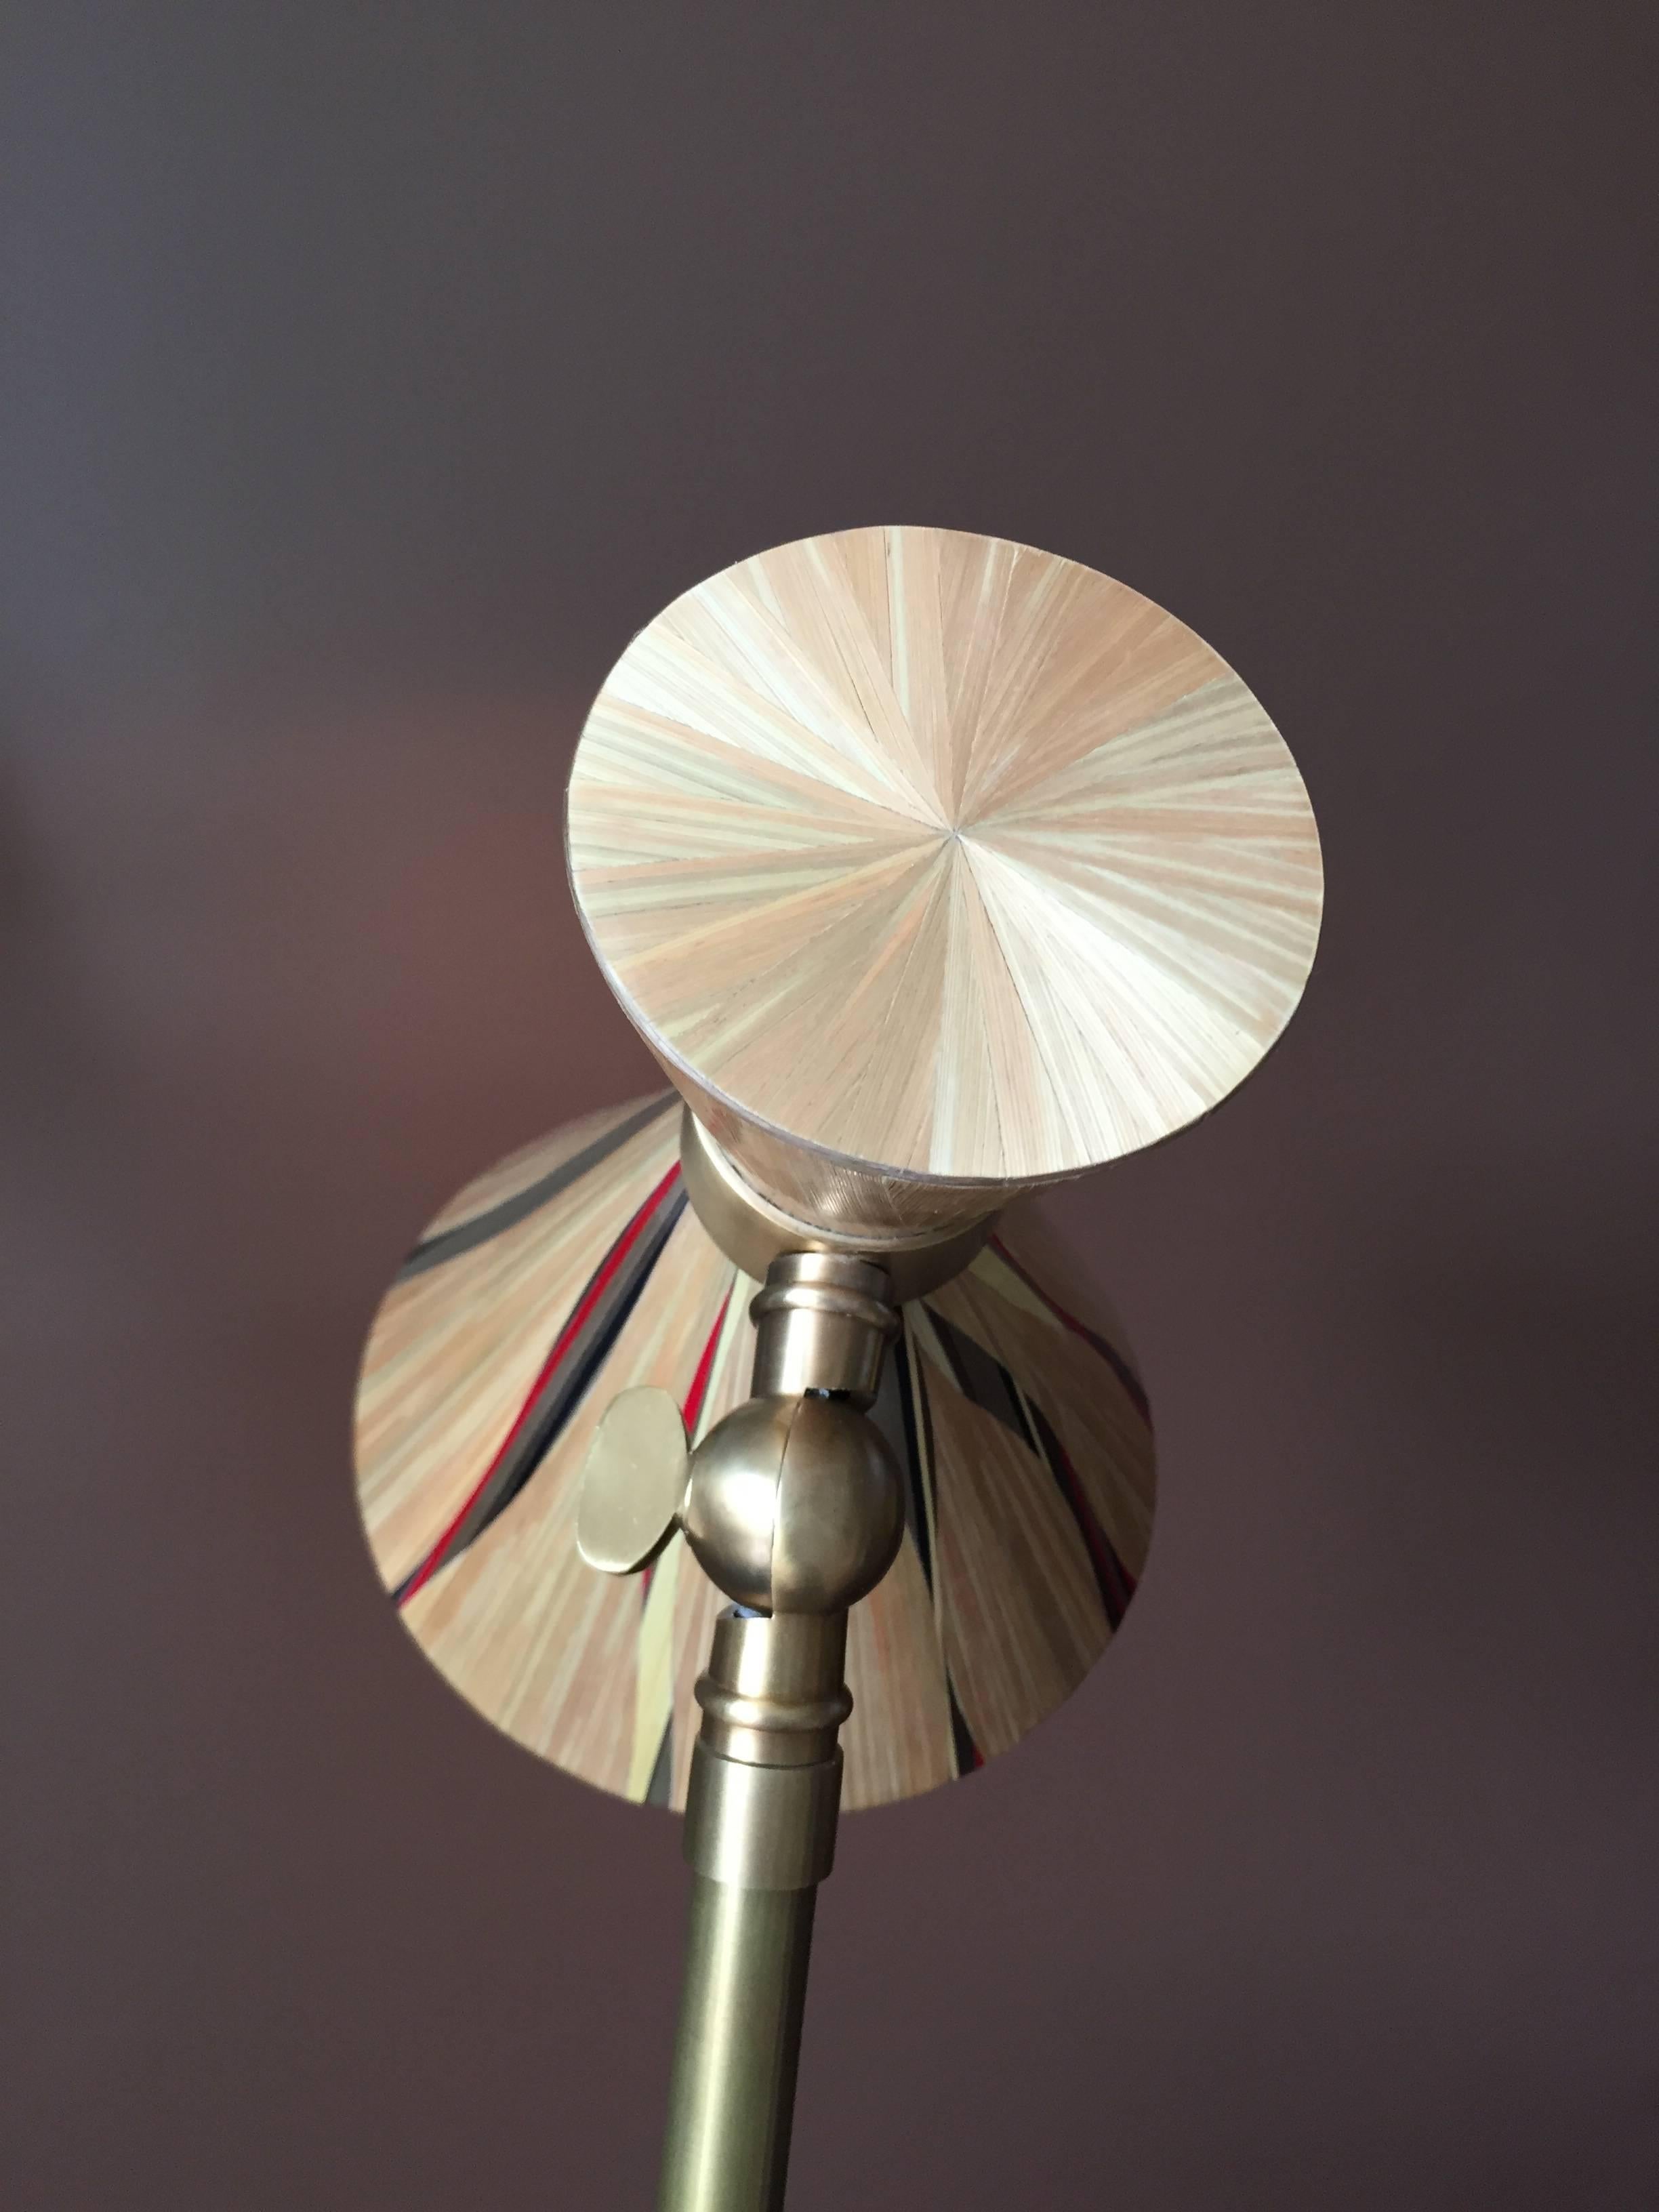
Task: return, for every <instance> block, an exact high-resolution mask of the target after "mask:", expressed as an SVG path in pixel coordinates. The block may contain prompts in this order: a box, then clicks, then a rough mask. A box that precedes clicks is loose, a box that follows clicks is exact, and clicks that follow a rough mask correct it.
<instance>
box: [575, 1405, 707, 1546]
mask: <svg viewBox="0 0 1659 2212" xmlns="http://www.w3.org/2000/svg"><path fill="white" fill-rule="evenodd" d="M687 1466H688V1455H687V1452H686V1445H685V1423H684V1421H683V1420H682V1419H681V1418H680V1409H679V1407H678V1406H677V1405H676V1404H675V1403H674V1401H673V1400H672V1399H671V1397H670V1396H669V1395H668V1393H667V1391H666V1390H658V1389H653V1388H652V1387H650V1386H649V1385H646V1386H642V1387H641V1388H640V1389H634V1390H623V1391H622V1392H621V1393H619V1395H617V1396H616V1397H614V1398H613V1399H612V1400H611V1403H610V1404H609V1405H608V1406H607V1407H605V1413H604V1415H603V1416H602V1418H601V1419H600V1422H599V1428H598V1430H597V1431H595V1433H594V1437H593V1441H592V1443H591V1444H590V1445H589V1447H588V1451H587V1458H586V1462H585V1464H584V1466H583V1468H582V1480H581V1493H580V1498H578V1500H577V1504H576V1548H577V1550H578V1551H579V1552H580V1553H581V1555H582V1557H583V1559H586V1562H587V1564H588V1565H589V1566H590V1567H597V1568H599V1571H600V1572H601V1573H603V1574H607V1575H636V1574H638V1573H639V1572H640V1571H641V1569H642V1568H644V1567H647V1566H649V1565H650V1564H651V1562H652V1560H653V1559H655V1558H656V1556H657V1554H658V1553H659V1551H661V1549H662V1547H663V1546H664V1545H665V1543H666V1542H667V1541H668V1539H669V1538H670V1537H671V1535H672V1534H673V1533H674V1529H675V1527H676V1525H677V1523H678V1519H679V1512H680V1506H681V1504H682V1503H683V1501H684V1497H685V1480H686V1469H687Z"/></svg>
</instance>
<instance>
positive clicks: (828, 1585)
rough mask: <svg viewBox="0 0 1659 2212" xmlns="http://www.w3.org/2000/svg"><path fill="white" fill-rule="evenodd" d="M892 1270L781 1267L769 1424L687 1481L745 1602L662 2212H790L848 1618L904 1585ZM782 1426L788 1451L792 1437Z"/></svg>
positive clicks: (692, 1821)
mask: <svg viewBox="0 0 1659 2212" xmlns="http://www.w3.org/2000/svg"><path fill="white" fill-rule="evenodd" d="M886 1293H887V1278H886V1277H885V1276H884V1273H882V1271H881V1270H880V1269H879V1268H878V1267H872V1266H869V1265H867V1264H866V1263H864V1262H862V1261H857V1260H854V1259H852V1258H850V1257H845V1256H840V1255H828V1254H819V1253H808V1254H789V1255H785V1256H784V1257H782V1258H780V1259H779V1260H777V1261H775V1262H774V1264H773V1266H772V1267H771V1268H770V1270H769V1273H768V1278H767V1285H766V1287H765V1289H764V1290H763V1291H762V1292H761V1293H760V1295H759V1297H757V1299H756V1300H755V1303H754V1307H753V1312H754V1315H755V1318H756V1322H757V1331H758V1334H757V1346H756V1358H755V1378H754V1383H755V1389H756V1392H757V1396H756V1397H755V1398H754V1399H752V1400H751V1401H750V1407H753V1408H756V1409H764V1408H772V1409H775V1412H774V1413H770V1414H768V1415H767V1416H766V1418H765V1419H764V1421H763V1422H761V1423H757V1422H756V1421H755V1420H754V1419H750V1418H745V1409H739V1413H738V1415H734V1416H732V1417H729V1419H728V1423H727V1424H725V1425H723V1427H724V1428H725V1430H726V1441H725V1442H722V1441H721V1437H720V1431H715V1432H714V1436H713V1437H711V1438H710V1439H709V1440H708V1443H707V1444H705V1445H704V1446H702V1447H700V1448H699V1452H698V1454H697V1455H696V1456H695V1457H694V1459H693V1462H692V1476H691V1486H690V1493H689V1497H688V1503H687V1509H686V1516H685V1527H686V1531H687V1534H688V1536H689V1537H690V1539H691V1541H692V1542H693V1545H694V1547H695V1549H696V1554H697V1557H698V1559H700V1560H701V1561H702V1565H703V1566H704V1567H705V1569H706V1570H707V1571H708V1573H709V1575H710V1576H711V1577H712V1578H713V1579H714V1582H716V1583H719V1584H720V1585H721V1586H722V1587H724V1588H726V1589H727V1590H728V1591H732V1592H734V1593H735V1594H737V1595H740V1596H743V1597H744V1598H750V1597H754V1596H760V1595H764V1596H766V1597H768V1598H769V1599H770V1600H771V1601H772V1609H770V1610H761V1609H759V1608H755V1607H750V1605H749V1604H747V1603H745V1604H743V1605H740V1606H738V1607H732V1608H729V1609H728V1610H727V1611H726V1612H725V1613H722V1614H721V1615H720V1619H719V1620H717V1621H716V1622H715V1624H714V1644H713V1649H712V1650H711V1652H710V1655H709V1662H708V1671H707V1672H706V1673H705V1674H703V1676H702V1679H701V1680H699V1682H698V1684H697V1702H698V1704H699V1705H701V1706H702V1715H703V1717H702V1729H701V1730H700V1732H699V1735H698V1737H697V1741H696V1745H695V1747H694V1748H693V1752H692V1764H691V1780H690V1791H689V1794H688V1796H687V1800H686V1812H685V1856H686V1857H687V1859H688V1860H689V1861H690V1864H691V1868H692V1871H693V1875H694V1877H695V1880H694V1882H693V1887H692V1898H691V1926H690V1941H689V1942H688V1945H687V1950H686V1965H685V1984H684V1996H683V1998H682V2002H681V2009H680V2022H679V2035H678V2043H677V2045H676V2049H675V2058H674V2071H673V2078H672V2084H671V2088H670V2092H669V2106H668V2130H667V2137H666V2142H665V2148H664V2154H663V2178H662V2191H661V2195H660V2197H659V2200H658V2201H659V2208H660V2212H775V2208H777V2207H779V2206H781V2204H782V2203H783V2191H784V2182H785V2177H786V2172H787V2165H788V2158H789V2133H790V2124H791V2119H792V2117H793V2108H794V2095H795V2069H796V2063H797V2060H798V2057H799V2051H800V2031H801V2017H802V2013H803V2010H804V2008H805V2002H806V1970H807V1961H808V1957H809V1954H810V1951H811V1939H812V1912H813V1905H814V1902H815V1899H816V1897H817V1885H818V1883H819V1882H820V1881H823V1878H824V1876H825V1875H827V1874H828V1873H829V1869H830V1867H831V1865H832V1864H833V1863H834V1859H835V1847H836V1815H837V1813H838V1811H839V1809H840V1805H841V1778H842V1754H841V1750H840V1747H839V1746H838V1744H837V1742H836V1738H837V1736H838V1735H839V1733H840V1730H841V1726H842V1722H843V1721H844V1720H845V1719H846V1718H847V1717H848V1714H849V1713H850V1712H851V1711H852V1709H853V1700H852V1698H851V1696H850V1694H849V1693H848V1688H847V1685H846V1682H845V1680H844V1674H845V1670H846V1657H847V1609H848V1606H849V1605H850V1604H851V1603H852V1602H853V1601H854V1599H856V1598H858V1597H860V1596H862V1595H864V1593H865V1591H866V1590H867V1589H869V1588H870V1587H871V1586H872V1583H873V1582H874V1581H875V1580H877V1579H878V1577H879V1576H880V1574H881V1573H883V1572H884V1571H885V1570H886V1568H887V1566H888V1565H890V1561H891V1559H892V1556H893V1553H894V1551H895V1549H896V1545H897V1541H898V1535H899V1532H900V1530H901V1528H902V1509H901V1507H900V1505H899V1502H898V1494H897V1490H896V1476H894V1477H893V1479H892V1480H891V1481H888V1480H886V1478H887V1477H888V1476H889V1475H890V1474H891V1470H890V1468H889V1466H888V1464H887V1461H886V1458H885V1448H884V1446H883V1445H882V1444H881V1442H880V1439H879V1437H878V1433H877V1431H875V1430H874V1429H873V1428H872V1426H871V1425H870V1424H869V1423H868V1422H867V1421H866V1419H864V1417H863V1414H862V1413H860V1411H859V1410H858V1409H859V1408H860V1407H865V1406H867V1405H869V1404H870V1402H871V1401H872V1399H873V1397H874V1395H875V1391H876V1387H877V1383H878V1379H879V1376H880V1369H881V1360H882V1356H883V1353H884V1349H885V1346H886V1343H887V1340H888V1339H889V1338H890V1335H891V1334H892V1332H893V1328H894V1316H893V1312H892V1310H891V1307H890V1305H889V1304H888V1303H887V1297H886ZM784 1423H787V1425H786V1426H785V1427H784V1431H783V1432H784V1434H785V1436H786V1437H787V1442H785V1443H783V1444H782V1446H781V1449H780V1447H779V1446H778V1445H777V1443H776V1442H775V1437H776V1434H777V1431H778V1428H779V1426H780V1425H781V1424H784Z"/></svg>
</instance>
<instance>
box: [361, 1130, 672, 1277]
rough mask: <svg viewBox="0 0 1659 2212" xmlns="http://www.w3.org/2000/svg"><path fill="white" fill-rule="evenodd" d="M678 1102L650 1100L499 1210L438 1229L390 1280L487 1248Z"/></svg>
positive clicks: (504, 1202)
mask: <svg viewBox="0 0 1659 2212" xmlns="http://www.w3.org/2000/svg"><path fill="white" fill-rule="evenodd" d="M678 1103H679V1101H678V1098H677V1097H675V1095H674V1093H673V1092H672V1091H665V1092H664V1094H663V1096H662V1097H660V1098H653V1099H651V1100H650V1101H649V1102H648V1103H647V1104H646V1105H644V1106H641V1108H640V1109H639V1111H638V1113H636V1114H630V1115H629V1117H628V1119H627V1120H626V1121H619V1122H618V1123H617V1126H616V1127H615V1128H614V1129H607V1130H606V1131H605V1133H604V1135H603V1136H599V1137H595V1139H593V1141H592V1144H591V1145H588V1146H584V1148H583V1149H582V1150H581V1151H580V1152H574V1153H572V1155H571V1157H570V1158H568V1160H562V1161H561V1162H560V1163H559V1164H558V1166H557V1167H556V1168H552V1169H550V1170H549V1171H548V1173H547V1174H546V1175H544V1176H538V1177H537V1178H536V1180H535V1182H532V1183H526V1186H525V1188H523V1189H522V1190H518V1191H514V1192H513V1195H512V1197H511V1198H504V1199H503V1200H501V1204H500V1205H499V1206H490V1207H489V1208H488V1209H487V1210H486V1211H485V1212H483V1213H477V1214H475V1215H474V1216H473V1218H471V1221H463V1222H461V1223H460V1224H459V1225H458V1226H457V1227H455V1228H453V1229H444V1230H441V1231H439V1233H438V1234H437V1236H435V1237H428V1238H427V1239H426V1241H425V1243H421V1244H417V1245H416V1247H415V1249H414V1250H413V1251H412V1252H411V1253H410V1255H409V1257H408V1259H406V1260H405V1261H404V1264H403V1266H402V1267H399V1268H398V1273H397V1278H396V1279H397V1280H398V1282H400V1283H402V1282H406V1281H407V1280H408V1279H409V1278H410V1276H411V1275H422V1274H424V1273H426V1271H427V1269H428V1267H441V1266H442V1265H443V1263H444V1261H446V1260H453V1259H455V1258H456V1257H457V1256H458V1255H459V1254H460V1253H463V1252H471V1251H472V1250H473V1249H475V1248H476V1247H477V1246H478V1245H480V1244H487V1243H489V1240H490V1238H491V1237H499V1236H500V1235H501V1232H502V1231H504V1230H507V1229H513V1228H516V1227H517V1226H518V1225H519V1223H520V1222H521V1221H527V1220H528V1219H529V1218H530V1216H531V1215H532V1213H534V1212H537V1211H538V1209H539V1208H540V1207H542V1206H545V1205H547V1203H548V1202H549V1200H551V1199H555V1198H556V1197H557V1196H558V1194H559V1193H560V1192H561V1191H562V1190H568V1188H569V1187H570V1185H571V1184H572V1183H573V1182H575V1181H576V1180H577V1179H578V1177H580V1176H585V1175H586V1173H587V1172H588V1170H589V1169H590V1168H596V1167H598V1166H599V1163H600V1162H601V1161H602V1160H605V1159H609V1158H610V1157H611V1153H612V1152H619V1151H620V1150H621V1149H622V1147H623V1146H624V1145H625V1144H626V1143H627V1142H628V1140H629V1138H630V1137H636V1136H637V1135H638V1134H639V1133H640V1131H641V1129H645V1128H648V1127H650V1125H651V1123H652V1122H653V1121H659V1120H660V1119H661V1117H662V1115H665V1114H666V1113H667V1112H668V1110H669V1109H670V1108H671V1107H673V1106H677V1105H678Z"/></svg>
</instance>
